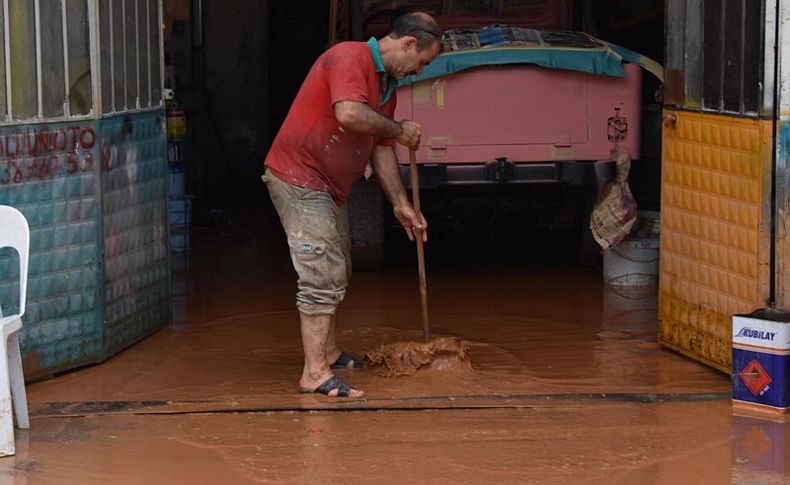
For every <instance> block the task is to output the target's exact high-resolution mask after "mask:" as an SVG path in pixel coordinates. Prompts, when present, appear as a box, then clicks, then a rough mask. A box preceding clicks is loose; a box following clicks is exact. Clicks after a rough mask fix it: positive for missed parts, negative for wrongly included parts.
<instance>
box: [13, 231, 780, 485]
mask: <svg viewBox="0 0 790 485" xmlns="http://www.w3.org/2000/svg"><path fill="white" fill-rule="evenodd" d="M193 241H194V246H193V249H192V250H191V251H190V252H189V253H188V254H183V255H178V256H176V257H174V268H175V271H174V275H173V277H174V291H175V293H174V303H175V306H174V321H173V323H172V325H169V326H168V327H167V328H164V329H162V330H161V331H160V332H158V333H156V334H155V335H152V336H151V337H149V338H147V339H145V340H144V341H142V342H140V343H138V344H137V345H135V346H133V347H131V348H129V349H127V350H125V351H123V352H122V353H120V354H119V355H117V356H115V357H113V358H111V359H110V360H108V361H107V362H105V363H102V364H100V365H96V366H93V367H89V368H85V369H80V370H77V371H74V372H70V373H67V374H64V375H60V376H56V377H54V378H52V379H49V380H45V381H42V382H37V383H34V384H31V385H29V386H28V399H29V401H30V411H31V416H32V429H31V430H29V431H20V430H17V451H18V452H17V455H16V456H14V457H9V458H4V459H3V460H2V461H0V478H2V480H0V481H3V483H105V482H112V483H184V484H186V483H348V482H361V483H366V482H375V481H378V482H382V483H404V482H405V483H409V482H412V483H477V482H480V481H489V482H494V483H602V482H607V483H757V482H759V483H786V482H787V480H788V478H789V477H790V475H788V466H787V463H790V431H788V429H790V428H787V427H785V425H782V424H777V423H772V422H767V421H762V420H755V419H751V418H742V417H737V416H733V415H732V410H731V406H730V401H729V392H730V381H729V377H728V376H725V375H723V374H721V373H719V372H717V371H714V370H712V369H709V368H707V367H705V366H703V365H701V364H698V363H696V362H693V361H691V360H689V359H686V358H685V357H682V356H679V355H677V354H675V353H673V352H670V351H668V350H665V349H663V348H661V347H660V346H659V345H658V344H657V343H656V340H655V333H656V301H655V297H654V296H652V297H651V296H648V297H645V298H640V299H638V300H634V299H624V298H623V297H622V296H620V295H617V294H614V295H613V294H610V293H607V292H608V289H607V288H606V287H605V285H603V283H602V281H601V279H602V278H601V275H600V272H599V270H597V269H580V268H574V267H572V266H569V265H556V264H534V265H524V266H522V265H508V264H505V265H485V264H478V265H459V264H438V263H437V264H435V265H432V264H431V260H430V259H429V260H428V262H429V266H428V288H429V298H430V315H431V330H432V334H433V336H434V337H457V338H459V339H461V340H462V341H463V342H464V343H465V344H467V345H468V346H469V352H470V356H471V360H472V363H473V369H472V370H470V371H467V372H448V371H445V370H441V369H427V370H420V371H418V372H416V373H415V374H414V375H411V376H408V377H398V378H389V377H384V376H382V375H381V373H380V372H377V371H376V369H374V368H365V369H361V370H341V371H337V374H338V375H340V376H341V377H343V378H344V379H346V380H348V382H350V383H351V384H353V385H354V386H356V387H359V388H361V389H364V390H365V391H366V393H367V398H366V399H357V400H355V399H341V400H332V399H328V398H326V397H323V396H318V395H303V394H299V393H298V380H299V375H300V372H301V366H302V353H301V340H300V336H299V324H298V315H297V313H296V310H295V308H294V293H295V275H294V273H293V270H292V269H291V268H290V265H289V262H288V258H287V254H286V252H285V248H284V247H282V246H281V245H280V244H279V242H280V241H278V240H277V238H276V237H274V238H263V237H259V236H257V235H256V234H255V233H253V232H250V233H249V234H248V233H243V232H234V231H230V230H227V231H225V232H222V231H211V232H208V231H206V232H203V233H201V232H200V231H196V233H195V234H194V236H193ZM429 257H430V255H429ZM420 322H421V320H420V307H419V293H418V285H417V276H416V266H415V265H414V264H411V263H409V262H403V264H394V265H390V266H389V267H387V268H385V269H384V270H382V271H378V272H358V273H357V274H356V275H355V277H354V279H353V281H352V287H351V289H350V291H349V292H348V296H347V299H346V301H345V302H344V304H343V306H342V307H341V309H340V311H339V314H338V321H337V325H338V341H339V343H340V345H341V347H342V348H343V349H344V350H348V351H349V352H352V353H354V354H356V355H362V354H364V353H365V352H368V351H370V350H372V349H376V348H379V347H380V346H381V345H383V344H391V343H393V342H398V341H420V340H421V336H422V327H421V323H420Z"/></svg>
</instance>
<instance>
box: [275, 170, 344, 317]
mask: <svg viewBox="0 0 790 485" xmlns="http://www.w3.org/2000/svg"><path fill="white" fill-rule="evenodd" d="M261 180H263V183H265V184H266V187H267V189H268V190H269V196H270V197H271V199H272V203H273V204H274V208H275V209H277V213H278V214H279V216H280V222H281V223H282V226H283V229H284V230H285V235H286V237H287V238H288V246H289V248H290V251H291V261H292V262H293V266H294V269H295V270H296V273H297V275H298V276H299V279H298V281H297V286H298V291H297V293H296V307H297V308H298V309H299V311H300V312H302V313H305V314H307V315H322V314H332V315H334V314H335V312H336V311H337V306H338V305H339V304H340V302H342V301H343V298H344V297H345V295H346V288H347V287H348V282H349V280H350V279H351V241H350V239H349V233H348V210H347V205H343V206H342V207H338V206H337V204H335V201H334V200H333V199H332V196H331V195H329V193H327V192H321V191H318V190H313V189H307V188H304V187H297V186H295V185H291V184H289V183H287V182H283V181H282V180H280V179H279V178H277V177H276V176H275V175H274V174H272V173H271V172H270V171H269V170H266V173H265V174H264V175H263V176H262V177H261Z"/></svg>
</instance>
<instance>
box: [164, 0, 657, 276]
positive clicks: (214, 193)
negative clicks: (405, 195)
mask: <svg viewBox="0 0 790 485" xmlns="http://www.w3.org/2000/svg"><path fill="white" fill-rule="evenodd" d="M329 3H330V2H313V1H306V0H298V1H290V2H253V1H244V0H234V1H223V2H219V1H216V0H193V1H192V2H189V1H187V0H181V1H168V2H165V4H164V9H165V23H166V32H165V56H166V59H165V64H166V66H167V69H169V76H168V77H167V81H166V82H167V83H168V85H169V87H171V88H172V89H173V90H174V92H175V100H176V102H177V103H178V105H180V106H182V107H183V108H184V109H185V110H186V113H187V117H188V134H187V137H186V141H185V151H184V154H185V156H186V158H187V161H186V163H185V164H184V165H185V169H184V170H185V178H186V191H187V193H188V194H190V196H192V197H194V199H193V216H192V230H193V232H195V235H194V236H196V237H198V238H199V236H200V232H201V231H211V230H218V229H223V228H224V230H228V229H230V228H234V227H244V230H245V231H250V230H254V229H255V230H258V231H260V234H261V235H264V234H268V235H270V236H271V235H273V237H275V238H276V237H278V234H279V227H278V226H277V224H278V221H277V218H276V215H275V214H274V211H273V208H272V207H271V204H270V202H269V201H268V195H267V193H266V190H265V188H264V186H263V184H261V183H260V179H259V177H260V175H261V172H262V161H263V158H264V156H265V155H266V152H267V150H268V146H269V143H270V142H271V140H272V139H273V137H274V135H275V134H276V133H277V130H278V128H279V125H280V123H281V122H282V120H283V119H284V117H285V115H286V114H287V111H288V108H289V106H290V103H291V101H292V100H293V97H294V96H295V94H296V92H297V90H298V88H299V86H300V85H301V81H302V79H303V78H304V76H305V75H306V73H307V71H308V70H309V68H310V66H311V65H312V62H313V61H314V60H315V59H316V58H317V57H318V55H320V53H321V52H323V50H324V49H325V48H326V47H327V45H328V36H329V28H328V25H329V15H330V5H329ZM572 15H573V27H574V29H577V30H585V31H587V32H589V33H591V34H593V35H595V36H597V37H599V38H601V39H604V40H607V41H610V42H613V43H616V44H618V45H621V46H623V47H626V48H629V49H632V50H634V51H636V52H639V53H642V54H644V55H647V56H648V57H651V58H653V59H655V60H656V61H658V62H659V63H660V62H662V60H663V42H661V41H660V39H661V38H662V35H663V28H664V5H663V2H662V1H651V2H639V3H638V4H635V3H634V2H626V1H621V0H597V1H596V0H591V1H589V2H587V1H584V2H575V5H574V8H573V11H572ZM229 26H232V27H229ZM659 85H660V84H659V82H658V81H657V80H655V79H653V78H652V77H650V76H645V77H644V82H643V109H642V119H643V122H642V130H641V131H642V134H641V135H642V156H641V159H640V160H636V161H635V162H634V163H633V164H632V166H631V173H630V177H629V185H630V188H631V190H632V192H633V195H634V198H635V199H636V201H637V204H638V207H639V209H640V210H641V209H644V210H650V211H657V210H658V207H659V195H660V194H659V192H660V191H659V184H660V150H661V148H660V145H661V143H660V127H661V125H660V108H659V106H660V104H659V102H658V101H657V97H658V96H660V93H659V92H658V90H659V89H658V88H659ZM595 197H596V187H595V186H594V185H587V186H581V187H567V186H562V185H560V186H543V185H529V186H527V187H511V186H494V187H483V188H481V187H475V188H458V187H452V188H449V187H448V188H439V189H436V190H430V191H424V192H423V199H424V203H423V210H424V212H425V214H426V217H427V219H428V221H429V224H430V228H431V229H430V235H431V239H430V244H428V245H427V246H426V252H427V253H426V254H427V258H428V264H429V265H432V264H439V263H441V262H443V261H444V262H447V263H448V264H457V263H463V264H475V263H477V262H484V263H486V264H491V263H496V262H501V263H504V264H513V263H521V262H525V261H528V260H531V261H533V262H534V261H547V260H550V261H551V262H552V264H562V265H571V266H580V267H588V268H600V264H601V255H600V248H598V247H597V246H596V245H595V243H594V241H593V240H592V238H591V237H590V236H589V234H587V233H589V231H587V230H586V220H587V219H588V218H589V212H590V210H591V204H592V203H593V201H594V199H595ZM275 246H276V245H275ZM385 248H386V257H385V264H386V265H399V264H409V262H410V261H412V260H413V258H414V249H413V244H409V243H408V240H407V239H406V238H405V237H404V236H403V234H402V230H400V229H399V228H398V227H397V226H395V225H394V224H391V225H390V226H389V232H388V234H387V238H386V245H385Z"/></svg>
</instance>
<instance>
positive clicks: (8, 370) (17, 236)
mask: <svg viewBox="0 0 790 485" xmlns="http://www.w3.org/2000/svg"><path fill="white" fill-rule="evenodd" d="M4 247H12V248H14V249H16V250H17V252H18V253H19V313H18V314H15V315H9V316H7V317H4V316H3V313H2V309H0V329H1V330H2V337H3V341H2V342H1V343H2V345H0V456H7V455H13V454H14V453H16V447H15V446H14V418H13V416H12V414H11V400H12V396H13V403H14V405H13V409H14V413H15V414H16V422H17V425H18V426H19V427H20V428H23V429H28V428H30V419H29V417H28V414H27V396H26V395H25V378H24V375H23V374H22V354H21V353H20V352H19V333H18V332H19V329H20V328H22V315H24V314H25V300H26V298H27V266H28V255H29V252H30V228H29V227H28V225H27V220H26V219H25V216H23V215H22V213H21V212H19V211H18V210H16V209H14V208H13V207H8V206H5V205H0V248H4Z"/></svg>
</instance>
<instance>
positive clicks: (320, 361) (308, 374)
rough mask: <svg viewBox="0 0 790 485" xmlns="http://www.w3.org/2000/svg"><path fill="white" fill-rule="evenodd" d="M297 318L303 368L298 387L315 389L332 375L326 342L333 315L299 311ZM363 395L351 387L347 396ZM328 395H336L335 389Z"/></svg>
mask: <svg viewBox="0 0 790 485" xmlns="http://www.w3.org/2000/svg"><path fill="white" fill-rule="evenodd" d="M299 318H300V320H301V324H302V347H303V348H304V369H303V370H302V378H301V379H300V380H299V387H300V388H302V389H315V388H317V387H318V386H320V385H321V384H322V383H323V382H324V381H326V380H327V379H329V378H330V377H332V376H333V375H334V374H333V373H332V371H331V370H330V369H329V363H328V362H327V344H328V341H329V335H330V331H331V330H333V325H332V322H333V320H334V317H333V316H332V315H329V314H324V315H306V314H304V313H301V312H300V313H299ZM333 340H334V337H333ZM335 347H337V344H335ZM338 355H339V353H338ZM335 358H337V357H335ZM332 362H334V361H332ZM364 395H365V393H364V392H362V391H360V390H358V389H352V390H351V393H350V396H349V397H363V396H364ZM329 396H330V397H337V390H333V391H331V392H330V393H329Z"/></svg>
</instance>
